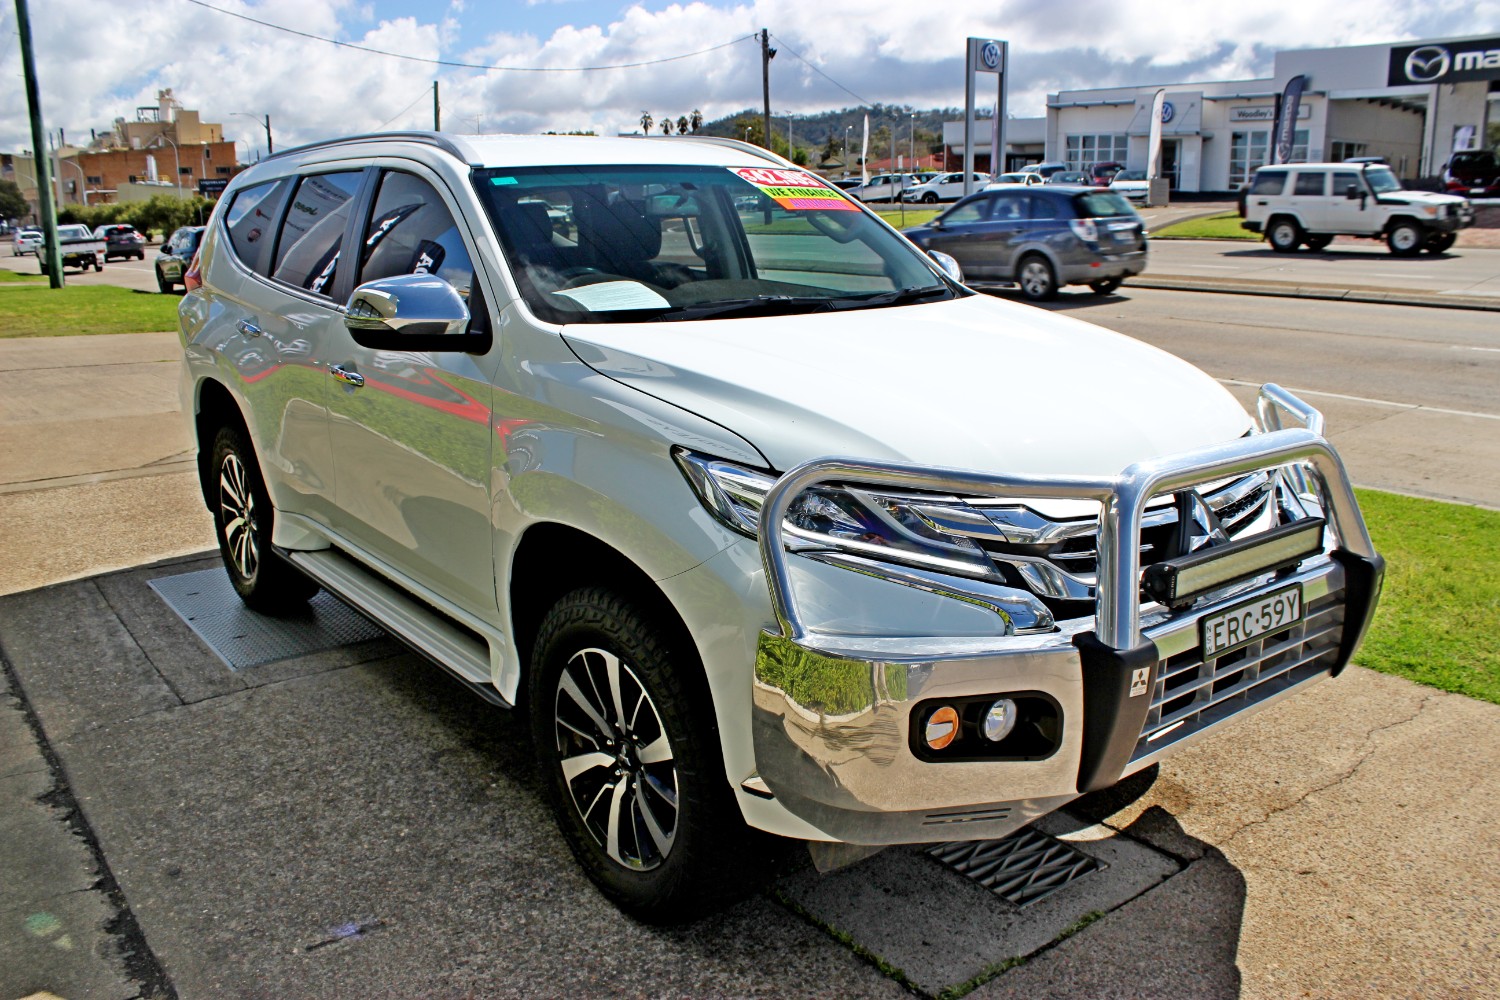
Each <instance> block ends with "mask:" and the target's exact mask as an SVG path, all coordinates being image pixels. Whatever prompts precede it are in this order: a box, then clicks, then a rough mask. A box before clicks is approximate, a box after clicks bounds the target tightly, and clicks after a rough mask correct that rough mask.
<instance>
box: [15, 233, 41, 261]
mask: <svg viewBox="0 0 1500 1000" xmlns="http://www.w3.org/2000/svg"><path fill="white" fill-rule="evenodd" d="M43 242H44V237H43V236H42V231H41V230H40V229H17V230H16V231H15V233H14V234H12V236H11V242H10V255H11V256H12V257H24V256H26V255H27V254H35V253H38V252H40V251H41V249H42V243H43Z"/></svg>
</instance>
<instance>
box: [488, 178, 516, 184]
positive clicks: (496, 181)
mask: <svg viewBox="0 0 1500 1000" xmlns="http://www.w3.org/2000/svg"><path fill="white" fill-rule="evenodd" d="M490 183H491V184H494V185H496V186H499V185H501V184H519V183H521V182H520V181H518V180H516V179H515V178H514V177H491V178H490Z"/></svg>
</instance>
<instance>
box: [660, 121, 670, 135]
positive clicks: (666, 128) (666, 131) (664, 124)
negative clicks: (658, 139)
mask: <svg viewBox="0 0 1500 1000" xmlns="http://www.w3.org/2000/svg"><path fill="white" fill-rule="evenodd" d="M661 134H662V135H671V134H672V119H670V118H663V119H662V120H661Z"/></svg>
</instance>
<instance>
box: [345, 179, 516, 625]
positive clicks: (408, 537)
mask: <svg viewBox="0 0 1500 1000" xmlns="http://www.w3.org/2000/svg"><path fill="white" fill-rule="evenodd" d="M419 169H420V168H417V167H416V166H413V167H412V168H411V169H409V170H407V169H399V170H398V169H382V170H380V171H379V172H378V174H377V175H376V176H374V178H373V181H372V184H371V187H370V188H369V190H368V193H367V195H366V198H365V199H364V201H363V204H365V205H368V208H367V209H361V210H360V218H359V220H358V221H357V223H356V228H355V230H354V232H355V233H356V238H355V240H354V243H353V246H355V247H357V249H358V253H357V254H351V259H350V261H349V263H348V266H349V267H350V269H351V271H352V272H354V273H352V274H351V279H350V287H351V289H352V288H353V287H354V286H355V285H359V284H364V283H367V282H370V281H375V280H378V279H380V278H390V277H394V276H396V275H407V274H431V275H436V276H437V277H440V278H443V279H444V280H446V281H447V282H448V283H449V284H451V285H453V286H454V287H455V288H456V289H457V290H458V292H459V294H460V295H461V296H462V297H463V298H464V299H465V300H467V301H468V303H469V307H470V309H471V311H472V312H474V313H475V314H476V316H475V320H474V323H473V324H472V325H471V331H477V330H481V329H484V330H487V329H489V325H488V324H489V315H488V312H487V306H486V305H485V304H484V302H483V301H482V299H483V296H482V295H477V294H471V292H472V290H473V289H474V288H475V287H476V285H475V277H474V265H473V263H472V261H473V259H474V255H473V252H472V250H471V249H470V247H471V243H470V242H469V239H468V233H467V230H466V229H465V228H463V227H461V226H459V225H458V224H457V223H456V222H455V219H457V218H460V217H461V215H460V214H459V213H458V212H457V211H456V210H455V208H454V207H453V206H452V205H450V204H449V203H448V202H447V201H445V199H444V197H443V196H442V195H441V194H440V193H439V192H440V191H441V190H444V186H443V184H442V182H441V181H440V180H438V179H437V178H436V177H435V176H432V175H430V174H426V173H425V172H423V173H422V174H420V175H419V173H418V170H419ZM467 336H468V337H472V338H473V339H472V340H468V341H467V342H468V343H476V342H477V341H479V340H483V341H484V343H485V344H488V342H489V341H488V339H487V338H483V337H481V336H480V335H479V334H477V333H471V334H470V335H467ZM453 339H454V340H455V345H454V347H453V348H452V349H447V350H426V349H414V350H375V349H372V348H369V347H364V346H361V345H360V344H358V343H356V342H355V340H354V338H353V336H352V335H351V334H350V333H349V331H348V330H347V329H341V330H339V331H338V333H337V335H336V337H335V338H334V340H335V346H334V348H333V350H332V351H331V353H330V355H329V368H328V376H327V377H326V378H325V380H324V398H325V399H326V400H327V406H328V413H329V435H330V438H331V441H332V445H333V453H334V468H335V475H336V481H337V482H336V487H335V502H336V504H337V507H338V509H339V512H340V517H341V523H340V525H339V526H338V527H339V530H340V531H341V532H342V533H344V534H346V535H347V536H348V537H349V538H350V539H351V540H352V541H353V542H355V543H356V544H357V545H358V546H359V547H360V548H361V549H363V550H364V551H365V552H367V553H369V554H370V555H373V556H375V557H376V558H377V559H379V560H381V561H382V562H384V563H386V564H387V565H389V566H391V567H393V568H395V569H397V570H398V571H400V572H401V573H403V574H405V575H407V576H409V577H411V578H412V579H413V580H415V581H416V582H417V583H419V584H421V585H423V586H425V587H428V588H430V589H432V590H434V591H436V592H437V593H438V594H440V595H441V596H443V597H445V598H446V599H448V600H451V601H453V602H454V603H456V604H457V605H459V606H460V607H461V608H463V609H465V610H467V611H469V612H471V613H475V614H479V615H480V616H482V617H492V616H493V614H494V609H495V587H494V562H493V560H492V558H491V532H490V460H491V451H492V445H493V439H494V434H493V433H492V432H491V424H490V405H491V391H492V390H491V385H490V374H491V369H492V366H490V365H489V363H488V361H487V358H486V357H485V356H483V355H481V354H473V353H468V352H466V351H465V350H464V343H462V342H460V341H461V338H460V337H458V336H455V337H454V338H453Z"/></svg>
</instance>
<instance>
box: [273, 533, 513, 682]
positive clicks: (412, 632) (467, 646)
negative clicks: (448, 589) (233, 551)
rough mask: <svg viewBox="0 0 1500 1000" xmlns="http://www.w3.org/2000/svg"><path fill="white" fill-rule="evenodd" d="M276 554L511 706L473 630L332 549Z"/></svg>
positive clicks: (464, 679) (462, 678)
mask: <svg viewBox="0 0 1500 1000" xmlns="http://www.w3.org/2000/svg"><path fill="white" fill-rule="evenodd" d="M281 555H282V556H283V557H284V558H286V559H287V561H289V562H290V563H292V565H294V566H296V567H297V568H298V569H299V570H301V571H302V572H304V573H306V574H307V575H308V576H310V577H312V578H313V579H314V580H316V581H317V582H318V583H319V584H321V585H322V586H323V588H324V589H326V590H327V591H328V592H329V593H332V594H334V595H335V596H337V597H339V598H340V599H341V600H343V601H344V602H345V603H347V604H349V605H350V606H351V607H353V608H354V609H355V610H357V611H359V612H361V613H362V614H364V615H366V616H368V617H369V618H371V619H372V620H373V621H374V622H375V624H377V625H379V626H381V627H382V628H384V629H385V630H386V631H388V632H390V633H391V634H392V635H394V636H395V637H396V638H398V639H400V640H401V641H402V642H404V643H406V645H408V646H410V647H411V648H412V649H413V650H414V651H416V652H418V653H420V654H421V655H423V656H425V657H426V658H427V659H429V660H431V661H432V662H433V663H435V664H437V665H438V666H440V667H442V668H443V669H444V670H446V671H447V672H448V673H450V674H452V675H453V678H454V679H455V680H457V681H458V682H459V683H461V684H462V685H463V686H464V687H466V688H468V689H469V690H470V691H472V692H474V693H475V694H477V695H478V696H479V697H481V698H483V699H484V700H485V701H487V702H490V703H491V704H494V705H499V706H501V707H502V708H510V707H512V706H511V703H510V702H508V701H506V700H505V699H504V698H503V697H502V696H501V695H500V692H499V691H497V690H495V686H494V685H493V684H491V683H489V681H488V678H489V677H490V648H489V645H488V644H487V643H486V642H485V640H484V638H483V636H480V635H478V634H477V633H475V632H474V630H472V629H470V628H468V627H467V626H465V625H464V624H462V623H461V622H459V621H457V620H456V619H454V618H453V617H451V616H449V615H446V614H444V613H443V612H442V611H439V610H438V609H436V608H434V607H432V606H431V605H430V604H426V603H424V602H422V601H418V600H416V599H415V598H413V597H411V596H410V595H409V594H407V593H406V592H405V591H402V590H400V589H398V588H396V587H395V586H393V585H392V584H391V583H390V582H388V581H387V580H385V579H384V578H383V577H381V576H379V575H378V574H376V573H374V572H373V571H371V570H369V569H366V568H365V567H364V566H362V565H360V564H359V563H357V562H355V561H354V560H353V559H350V558H349V557H348V556H346V555H344V554H342V553H341V552H339V551H338V550H337V549H321V550H319V551H316V552H285V551H283V552H282V553H281Z"/></svg>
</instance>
